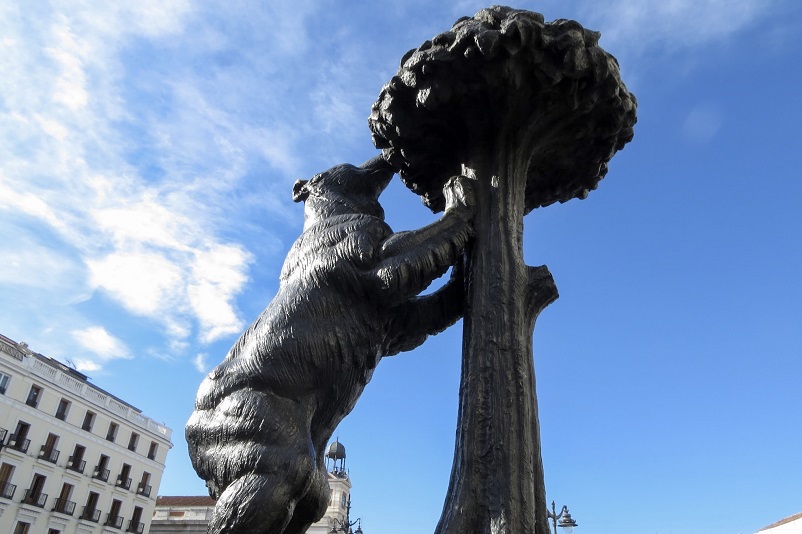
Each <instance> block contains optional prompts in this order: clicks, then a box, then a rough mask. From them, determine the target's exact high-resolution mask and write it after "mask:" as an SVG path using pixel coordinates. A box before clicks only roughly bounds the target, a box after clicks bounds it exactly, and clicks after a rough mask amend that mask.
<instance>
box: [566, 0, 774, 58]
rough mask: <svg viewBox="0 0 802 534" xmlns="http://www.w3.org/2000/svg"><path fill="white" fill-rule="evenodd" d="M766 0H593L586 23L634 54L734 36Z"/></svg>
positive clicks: (761, 11)
mask: <svg viewBox="0 0 802 534" xmlns="http://www.w3.org/2000/svg"><path fill="white" fill-rule="evenodd" d="M766 4H767V2H764V1H761V0H611V1H609V2H587V3H585V4H584V7H583V8H582V9H581V11H582V12H583V13H584V16H583V21H585V20H587V25H588V27H590V28H593V29H600V30H603V31H602V34H603V36H604V41H603V42H604V43H605V44H606V45H608V46H611V47H613V48H616V49H618V50H619V51H620V52H618V53H625V54H628V55H647V54H653V53H655V52H656V51H658V50H664V51H676V50H679V49H684V48H692V47H696V46H700V45H703V44H705V43H709V42H712V41H716V40H720V39H723V38H726V37H729V36H731V35H732V34H734V33H736V32H738V31H740V30H741V29H743V28H744V27H746V26H747V25H750V24H754V23H755V22H756V21H757V20H758V19H760V18H761V15H762V14H764V13H765V12H766V7H767V5H766Z"/></svg>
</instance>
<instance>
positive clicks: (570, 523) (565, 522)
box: [546, 501, 578, 534]
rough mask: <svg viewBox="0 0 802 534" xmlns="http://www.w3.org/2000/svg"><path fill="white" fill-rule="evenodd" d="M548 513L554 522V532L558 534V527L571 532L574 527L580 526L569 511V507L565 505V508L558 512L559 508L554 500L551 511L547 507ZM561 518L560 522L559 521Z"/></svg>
mask: <svg viewBox="0 0 802 534" xmlns="http://www.w3.org/2000/svg"><path fill="white" fill-rule="evenodd" d="M546 513H547V514H549V519H551V522H552V524H553V525H554V534H557V527H560V528H563V529H565V531H564V532H566V533H569V532H573V531H574V527H576V526H578V525H577V524H576V521H574V519H573V518H572V517H571V514H570V513H569V512H568V507H567V506H565V505H563V509H562V510H560V513H559V514H558V513H557V509H556V508H555V507H554V501H551V511H549V510H548V509H546ZM558 520H559V522H558Z"/></svg>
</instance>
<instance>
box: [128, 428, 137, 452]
mask: <svg viewBox="0 0 802 534" xmlns="http://www.w3.org/2000/svg"><path fill="white" fill-rule="evenodd" d="M137 443H139V434H137V433H136V432H131V439H129V440H128V450H129V451H136V445H137Z"/></svg>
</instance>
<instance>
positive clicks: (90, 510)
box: [81, 491, 100, 523]
mask: <svg viewBox="0 0 802 534" xmlns="http://www.w3.org/2000/svg"><path fill="white" fill-rule="evenodd" d="M99 498H100V494H99V493H95V492H94V491H90V492H89V497H87V499H86V506H84V511H83V513H81V519H87V520H89V521H94V522H95V523H97V522H98V521H99V520H100V510H98V509H97V501H98V499H99Z"/></svg>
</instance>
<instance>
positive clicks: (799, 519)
mask: <svg viewBox="0 0 802 534" xmlns="http://www.w3.org/2000/svg"><path fill="white" fill-rule="evenodd" d="M758 534H802V512H800V513H798V514H796V515H792V516H791V517H786V518H785V519H781V520H780V521H777V522H776V523H774V524H771V525H769V526H767V527H765V528H763V529H761V530H760V531H758Z"/></svg>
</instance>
